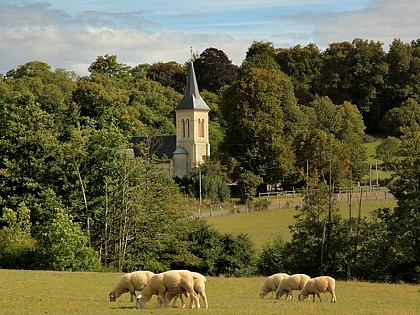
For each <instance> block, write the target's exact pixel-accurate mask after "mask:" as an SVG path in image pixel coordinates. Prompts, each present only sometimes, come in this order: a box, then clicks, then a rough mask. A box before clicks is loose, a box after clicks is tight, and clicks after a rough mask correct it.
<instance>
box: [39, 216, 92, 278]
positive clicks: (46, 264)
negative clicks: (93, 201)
mask: <svg viewBox="0 0 420 315" xmlns="http://www.w3.org/2000/svg"><path fill="white" fill-rule="evenodd" d="M55 211H56V212H55V214H54V218H53V219H52V221H50V222H44V224H43V228H42V229H43V232H42V233H40V234H39V235H38V237H37V250H36V253H35V257H36V260H35V263H34V265H35V266H36V268H37V269H49V270H63V271H64V270H65V271H81V270H95V269H97V268H98V263H99V260H98V257H97V254H96V252H95V251H94V250H93V249H92V248H91V247H89V243H88V242H89V240H88V238H87V237H86V235H85V234H84V233H83V232H82V231H81V230H80V226H79V225H78V224H77V223H75V222H72V218H71V216H69V215H68V214H66V213H65V212H64V210H63V209H55Z"/></svg>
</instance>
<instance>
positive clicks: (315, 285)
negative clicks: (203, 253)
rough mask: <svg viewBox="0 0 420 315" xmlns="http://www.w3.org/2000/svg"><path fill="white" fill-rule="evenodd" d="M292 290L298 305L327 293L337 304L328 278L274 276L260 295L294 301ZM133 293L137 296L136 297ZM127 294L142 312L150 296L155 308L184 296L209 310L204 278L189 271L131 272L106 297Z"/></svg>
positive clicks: (114, 297)
mask: <svg viewBox="0 0 420 315" xmlns="http://www.w3.org/2000/svg"><path fill="white" fill-rule="evenodd" d="M293 290H301V291H300V294H299V296H298V299H299V301H302V300H305V299H308V297H309V296H310V295H312V297H313V301H314V302H315V294H316V295H317V296H318V298H319V300H320V301H321V295H320V293H325V292H327V291H328V292H330V293H331V296H332V298H331V302H332V303H335V302H336V301H337V299H336V296H335V279H334V278H332V277H328V276H320V277H317V278H310V277H309V276H307V275H305V274H294V275H288V274H286V273H276V274H274V275H271V276H269V277H268V278H267V279H265V281H264V283H263V287H262V289H261V292H260V297H261V298H263V297H264V296H266V295H267V294H268V293H270V292H272V294H273V293H274V292H275V294H276V299H279V298H280V297H282V296H283V295H286V299H293V293H292V291H293ZM136 291H138V292H140V294H139V295H137V297H136ZM127 292H130V295H131V302H133V300H134V298H136V305H137V308H140V309H141V308H144V306H145V304H146V303H147V302H149V301H150V299H151V298H152V296H153V295H156V296H157V303H156V308H160V307H168V305H169V302H171V301H172V300H173V306H175V303H176V301H177V299H178V298H179V299H180V300H181V306H182V307H183V308H184V307H185V303H184V299H183V296H185V297H186V298H189V299H190V305H189V307H190V308H194V307H195V308H197V309H198V308H200V301H199V296H201V298H202V300H203V303H204V307H205V308H208V302H207V295H206V278H205V277H204V276H203V275H202V274H199V273H197V272H191V271H188V270H170V271H165V272H162V273H158V274H155V273H153V272H151V271H134V272H131V273H128V274H125V275H123V276H122V277H121V279H120V280H119V282H118V283H117V285H116V286H115V287H114V289H113V290H112V291H111V292H110V293H109V300H110V301H111V302H115V301H116V300H117V298H118V297H119V296H120V295H121V294H124V293H127Z"/></svg>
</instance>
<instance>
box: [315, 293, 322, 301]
mask: <svg viewBox="0 0 420 315" xmlns="http://www.w3.org/2000/svg"><path fill="white" fill-rule="evenodd" d="M316 295H318V298H319V301H320V302H322V299H321V294H319V293H317V294H316ZM314 301H315V296H314Z"/></svg>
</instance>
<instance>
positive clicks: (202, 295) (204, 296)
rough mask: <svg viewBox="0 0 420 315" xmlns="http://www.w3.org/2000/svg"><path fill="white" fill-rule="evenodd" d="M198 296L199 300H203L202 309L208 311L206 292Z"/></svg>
mask: <svg viewBox="0 0 420 315" xmlns="http://www.w3.org/2000/svg"><path fill="white" fill-rule="evenodd" d="M200 295H201V298H202V299H203V302H204V307H205V308H206V309H208V308H209V305H208V303H207V295H206V292H200Z"/></svg>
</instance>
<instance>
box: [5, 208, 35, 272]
mask: <svg viewBox="0 0 420 315" xmlns="http://www.w3.org/2000/svg"><path fill="white" fill-rule="evenodd" d="M30 219H31V218H30V209H29V208H28V207H27V206H26V205H25V203H24V202H21V203H20V204H19V205H18V207H17V209H16V211H13V210H12V209H10V208H7V207H6V208H4V209H3V214H2V217H1V218H0V224H1V226H3V227H2V228H1V229H0V267H1V268H14V269H16V268H28V267H31V266H30V265H28V261H30V260H31V256H33V254H34V252H35V246H36V241H35V239H34V238H33V237H32V235H31V226H32V225H31V220H30Z"/></svg>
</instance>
